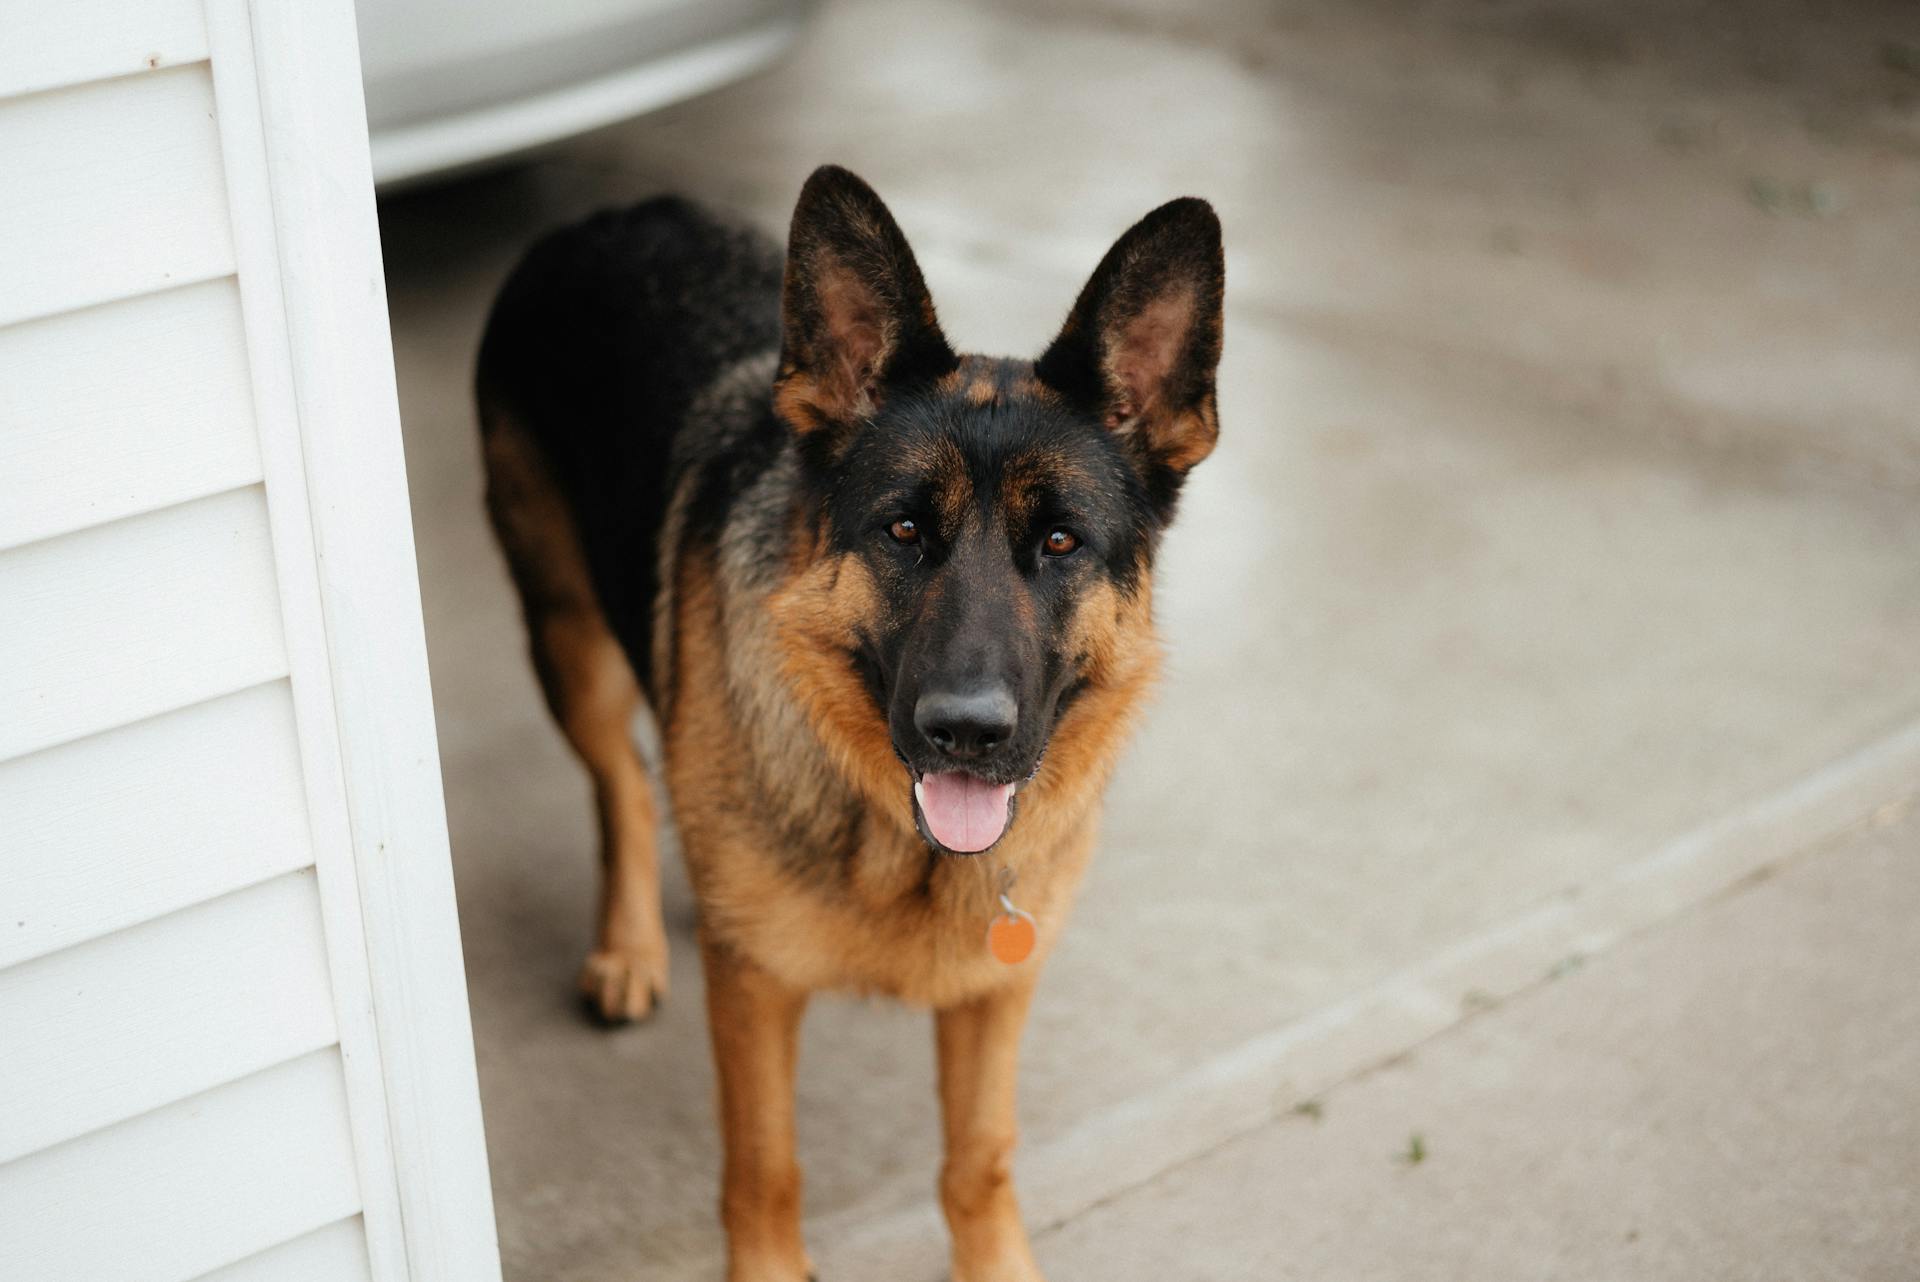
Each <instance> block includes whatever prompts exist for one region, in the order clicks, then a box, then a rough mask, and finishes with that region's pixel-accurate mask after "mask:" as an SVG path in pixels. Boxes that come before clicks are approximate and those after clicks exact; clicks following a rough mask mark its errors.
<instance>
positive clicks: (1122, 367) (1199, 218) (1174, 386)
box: [1034, 196, 1226, 473]
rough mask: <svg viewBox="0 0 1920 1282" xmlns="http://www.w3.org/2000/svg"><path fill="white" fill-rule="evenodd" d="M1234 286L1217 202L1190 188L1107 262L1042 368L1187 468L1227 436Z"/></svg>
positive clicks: (1045, 376)
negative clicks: (1226, 299) (1223, 395)
mask: <svg viewBox="0 0 1920 1282" xmlns="http://www.w3.org/2000/svg"><path fill="white" fill-rule="evenodd" d="M1225 288H1226V264H1225V260H1224V258H1223V256H1222V254H1221V249H1220V220H1219V219H1218V218H1217V217H1215V216H1214V212H1213V207H1212V206H1211V205H1209V204H1207V202H1206V201H1204V200H1197V199H1195V198H1194V197H1191V196H1187V197H1183V198H1182V199H1180V200H1175V201H1172V202H1170V203H1168V204H1165V205H1162V206H1160V208H1158V209H1156V210H1154V211H1153V212H1152V213H1150V214H1148V215H1147V216H1146V217H1145V218H1142V219H1141V220H1140V221H1139V222H1137V223H1135V224H1134V225H1133V227H1132V228H1131V229H1130V230H1128V232H1127V233H1126V235H1124V236H1122V237H1121V238H1120V239H1119V240H1118V241H1117V242H1115V244H1114V246H1113V248H1112V249H1110V250H1108V251H1107V256H1106V257H1105V258H1103V259H1101V260H1100V266H1098V267H1097V268H1095V269H1094V272H1093V277H1092V279H1090V280H1089V281H1088V282H1087V286H1086V288H1085V289H1083V290H1081V291H1080V297H1079V299H1078V300H1077V301H1076V302H1075V303H1074V305H1073V311H1072V313H1071V314H1069V315H1068V317H1067V323H1066V326H1065V327H1064V328H1062V329H1061V331H1060V336H1059V337H1058V338H1056V339H1054V340H1053V345H1052V346H1050V347H1049V348H1047V350H1046V354H1045V355H1043V356H1041V358H1040V361H1039V363H1038V365H1037V366H1036V367H1035V371H1034V372H1035V373H1036V374H1038V375H1039V378H1040V381H1041V382H1043V383H1045V384H1047V385H1048V386H1050V387H1052V388H1054V389H1055V390H1056V391H1058V392H1060V393H1061V394H1062V395H1064V396H1066V397H1068V398H1069V399H1070V400H1074V401H1076V402H1078V403H1079V404H1082V405H1085V406H1088V407H1089V408H1091V409H1093V410H1095V411H1096V412H1097V413H1099V414H1100V416H1101V417H1102V418H1103V419H1104V420H1105V422H1106V424H1107V426H1108V427H1109V428H1110V429H1112V430H1113V431H1115V432H1118V433H1120V434H1121V435H1122V436H1123V437H1124V438H1125V439H1126V440H1127V442H1128V444H1129V445H1130V446H1131V447H1132V448H1134V449H1136V450H1137V451H1139V452H1140V453H1141V454H1142V455H1143V456H1144V457H1145V458H1147V459H1148V460H1150V461H1152V462H1155V463H1159V464H1161V465H1163V466H1165V467H1169V468H1172V469H1173V470H1174V471H1175V472H1182V473H1183V472H1185V471H1186V470H1187V469H1188V468H1190V467H1192V466H1193V465H1194V464H1195V463H1198V462H1199V461H1200V460H1201V459H1203V458H1205V457H1206V456H1207V455H1208V454H1210V453H1212V452H1213V443H1214V441H1215V440H1216V439H1217V438H1218V437H1219V435H1220V426H1219V420H1218V416H1217V413H1216V411H1215V407H1214V390H1213V382H1214V369H1215V367H1216V366H1218V365H1219V363H1220V305H1221V299H1222V296H1223V294H1224V291H1225Z"/></svg>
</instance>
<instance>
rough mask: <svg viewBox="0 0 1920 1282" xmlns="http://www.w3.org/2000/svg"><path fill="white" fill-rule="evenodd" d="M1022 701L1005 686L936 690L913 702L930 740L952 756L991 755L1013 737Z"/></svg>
mask: <svg viewBox="0 0 1920 1282" xmlns="http://www.w3.org/2000/svg"><path fill="white" fill-rule="evenodd" d="M1019 718H1020V705H1019V704H1018V703H1017V702H1015V700H1014V697H1013V692H1012V691H1010V690H1008V689H1007V688H1006V687H1005V686H998V685H993V686H980V687H976V688H974V689H971V690H959V691H953V690H935V691H932V692H931V693H928V694H923V695H921V696H920V701H919V702H918V703H916V704H914V705H913V724H914V725H915V726H916V727H918V728H919V731H920V733H921V734H923V735H925V736H926V739H927V742H928V743H930V744H932V745H933V746H934V747H935V748H937V749H939V750H940V751H941V752H942V753H944V754H946V755H947V756H949V757H954V758H957V759H959V760H961V761H973V760H977V759H979V758H982V757H990V756H992V755H993V754H994V753H995V752H996V751H998V750H999V748H1000V746H1001V745H1002V744H1004V743H1006V742H1007V740H1009V739H1011V738H1013V730H1014V726H1015V725H1016V724H1017V723H1018V722H1019Z"/></svg>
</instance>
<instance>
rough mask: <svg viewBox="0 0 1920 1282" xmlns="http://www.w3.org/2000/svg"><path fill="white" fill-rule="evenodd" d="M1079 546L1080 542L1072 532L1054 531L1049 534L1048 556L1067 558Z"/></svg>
mask: <svg viewBox="0 0 1920 1282" xmlns="http://www.w3.org/2000/svg"><path fill="white" fill-rule="evenodd" d="M1079 546H1080V540H1079V539H1077V538H1075V537H1074V535H1073V531H1071V530H1053V531H1050V532H1049V533H1048V534H1047V555H1048V556H1065V555H1066V554H1067V553H1069V552H1071V551H1073V550H1074V549H1075V548H1077V547H1079Z"/></svg>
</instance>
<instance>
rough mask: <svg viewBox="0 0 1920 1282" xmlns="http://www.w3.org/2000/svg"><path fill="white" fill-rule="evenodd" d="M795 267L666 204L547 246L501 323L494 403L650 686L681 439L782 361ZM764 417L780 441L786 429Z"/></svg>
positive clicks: (504, 304)
mask: <svg viewBox="0 0 1920 1282" xmlns="http://www.w3.org/2000/svg"><path fill="white" fill-rule="evenodd" d="M781 259H782V256H781V251H780V249H779V247H778V246H777V245H775V244H774V243H773V242H772V241H771V240H770V239H769V238H767V237H765V236H763V235H760V234H759V233H757V232H754V231H751V230H748V229H745V228H742V227H738V226H734V225H730V224H727V223H723V222H721V221H720V220H718V219H716V218H715V217H714V216H712V215H711V214H709V213H708V212H707V211H705V210H703V209H701V208H700V207H699V206H697V205H694V204H692V203H691V202H689V201H686V200H682V199H680V198H678V197H672V196H663V197H659V198H657V199H654V200H648V201H645V202H643V203H641V204H638V205H634V206H632V207H630V208H627V209H617V210H606V211H603V212H601V213H598V214H595V215H594V216H592V217H591V218H588V219H586V220H585V221H583V222H579V223H576V224H574V225H572V226H569V227H563V228H561V229H559V230H558V231H555V232H552V233H550V234H549V235H547V236H545V237H544V238H542V239H541V240H540V241H538V242H537V243H536V244H535V245H534V246H533V248H532V249H530V250H529V251H528V252H527V254H526V256H525V257H524V258H523V259H522V260H521V261H520V264H519V266H518V267H516V268H515V269H514V271H513V274H512V275H511V276H510V277H509V278H508V280H507V282H506V284H505V285H504V286H503V287H502V289H501V292H500V295H499V297H498V299H497V300H496V301H495V303H494V307H493V311H492V314H491V315H490V316H489V318H488V320H487V328H486V335H485V338H484V339H483V340H482V342H481V347H480V358H479V366H478V373H477V376H476V384H477V388H478V396H479V399H480V402H481V404H482V405H483V407H492V408H493V409H495V410H498V411H504V412H506V413H508V414H511V415H512V416H513V418H514V420H515V422H516V424H517V425H518V426H519V427H520V428H521V429H522V430H523V431H525V432H526V433H527V434H528V435H529V436H530V437H532V438H533V440H534V441H535V442H536V443H537V444H538V445H539V447H540V448H541V449H542V450H543V452H544V453H545V456H546V459H547V462H548V464H549V465H550V467H551V468H552V470H553V473H554V477H555V479H556V481H558V483H559V484H560V486H561V488H562V490H563V491H564V492H565V494H566V497H567V500H568V503H569V505H570V507H571V509H572V515H573V519H574V520H575V522H576V523H577V524H578V526H579V531H580V541H581V544H582V546H583V548H584V550H585V552H586V557H587V562H588V565H589V567H590V569H591V571H592V574H593V579H594V586H595V589H596V590H597V592H598V593H599V596H600V604H601V606H602V608H603V609H604V610H605V612H606V614H607V617H608V621H609V622H610V623H611V625H612V626H613V628H614V631H615V633H616V635H618V637H619V639H620V642H621V644H622V647H623V648H624V649H625V650H626V651H627V655H628V658H629V659H630V660H631V662H632V663H633V665H634V670H635V673H636V675H637V676H638V677H639V679H640V681H641V683H642V684H643V685H648V684H649V669H650V666H651V665H650V651H651V635H650V634H651V630H652V613H653V598H654V594H655V593H656V591H657V590H658V587H659V572H658V555H657V552H658V549H657V541H658V538H659V533H660V527H661V524H662V521H663V519H664V516H665V512H666V507H667V503H668V498H669V496H670V495H671V493H672V491H673V485H674V482H675V479H676V472H675V470H674V468H673V467H672V466H671V460H672V459H673V458H674V457H675V456H676V454H677V453H678V451H676V449H675V438H676V437H677V435H678V434H679V432H680V430H681V429H682V427H683V426H684V425H685V424H686V423H687V421H688V410H689V408H690V407H691V406H692V405H693V403H694V401H695V400H696V399H697V398H698V397H699V396H700V395H701V394H702V393H703V392H704V391H706V390H707V389H708V388H709V387H710V386H711V385H712V384H713V382H714V381H715V379H716V378H717V377H718V376H719V375H720V374H721V373H722V372H723V371H725V370H726V369H727V368H729V367H730V366H732V365H734V364H736V363H738V362H740V361H742V360H745V359H747V358H750V357H752V356H755V355H759V354H763V353H764V354H766V355H767V356H768V357H769V359H770V358H771V355H772V353H773V352H774V351H775V350H777V349H778V347H779V345H780V278H781ZM763 417H764V419H765V421H764V423H758V424H755V425H754V426H756V427H757V428H759V429H760V430H762V431H763V432H764V433H765V434H766V435H767V436H768V443H769V445H771V444H773V443H774V442H775V441H776V440H777V439H779V438H780V437H782V436H783V435H784V432H783V430H782V429H780V428H779V427H778V425H777V424H776V423H775V422H774V420H773V417H772V414H771V411H768V412H767V413H766V414H765V415H764V416H763ZM737 426H743V425H736V427H737Z"/></svg>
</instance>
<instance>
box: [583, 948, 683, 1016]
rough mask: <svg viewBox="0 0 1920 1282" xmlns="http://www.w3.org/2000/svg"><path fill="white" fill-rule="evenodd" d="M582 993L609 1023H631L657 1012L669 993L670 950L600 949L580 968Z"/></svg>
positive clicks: (589, 955)
mask: <svg viewBox="0 0 1920 1282" xmlns="http://www.w3.org/2000/svg"><path fill="white" fill-rule="evenodd" d="M580 995H581V997H583V998H584V999H585V1000H586V1003H587V1009H588V1010H590V1011H592V1012H593V1014H594V1015H595V1016H597V1017H598V1018H599V1019H600V1020H602V1021H603V1022H605V1023H608V1024H629V1023H632V1022H633V1021H635V1020H640V1019H645V1018H646V1017H647V1016H649V1015H651V1014H653V1012H654V1010H655V1008H656V1007H658V1006H659V1005H660V1003H661V1002H662V1001H664V1000H666V996H667V950H666V948H665V946H664V945H663V946H662V947H661V948H660V949H659V951H658V952H638V951H634V950H631V949H617V948H599V949H595V950H594V951H593V952H591V953H588V954H587V960H586V963H585V964H584V965H583V966H581V967H580Z"/></svg>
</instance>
